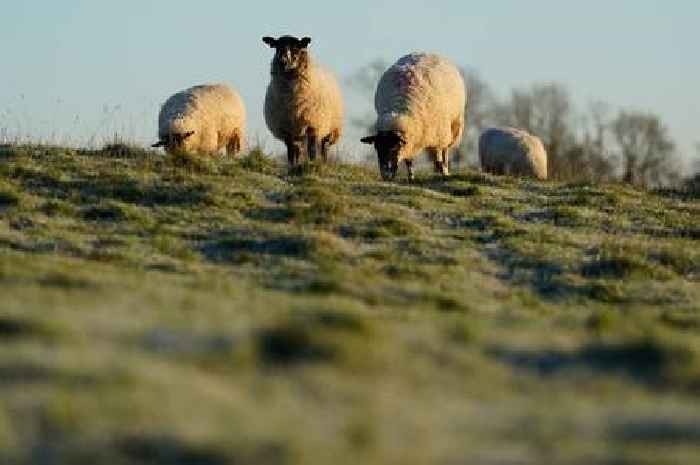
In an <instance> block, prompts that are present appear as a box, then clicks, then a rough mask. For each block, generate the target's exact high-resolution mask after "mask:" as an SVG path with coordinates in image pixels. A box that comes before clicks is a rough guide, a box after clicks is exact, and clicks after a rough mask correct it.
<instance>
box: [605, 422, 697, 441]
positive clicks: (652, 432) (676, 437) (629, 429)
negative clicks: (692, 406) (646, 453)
mask: <svg viewBox="0 0 700 465" xmlns="http://www.w3.org/2000/svg"><path fill="white" fill-rule="evenodd" d="M610 435H611V436H612V438H614V439H615V440H618V441H625V442H637V443H642V444H644V445H649V443H656V444H667V445H680V444H689V445H697V444H698V443H700V422H697V421H695V422H689V421H685V422H682V421H678V420H674V419H671V418H646V419H637V420H631V421H625V422H621V423H619V424H616V425H614V426H612V427H611V431H610Z"/></svg>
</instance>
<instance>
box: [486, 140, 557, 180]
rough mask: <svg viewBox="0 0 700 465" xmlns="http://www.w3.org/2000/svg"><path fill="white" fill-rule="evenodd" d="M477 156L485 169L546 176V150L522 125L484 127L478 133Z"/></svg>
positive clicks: (504, 173)
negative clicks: (514, 126) (519, 127)
mask: <svg viewBox="0 0 700 465" xmlns="http://www.w3.org/2000/svg"><path fill="white" fill-rule="evenodd" d="M479 160H480V162H481V169H482V170H483V171H486V172H487V173H493V174H502V175H512V176H532V177H535V178H537V179H543V180H544V179H547V151H546V150H545V148H544V145H543V144H542V141H541V140H540V138H539V137H535V136H533V135H532V134H529V133H528V132H527V131H525V130H523V129H518V128H490V129H486V130H485V131H484V132H483V133H482V134H481V137H479Z"/></svg>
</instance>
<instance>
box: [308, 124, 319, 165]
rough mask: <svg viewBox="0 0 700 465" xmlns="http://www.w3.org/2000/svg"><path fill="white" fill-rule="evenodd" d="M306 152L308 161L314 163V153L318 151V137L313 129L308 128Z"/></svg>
mask: <svg viewBox="0 0 700 465" xmlns="http://www.w3.org/2000/svg"><path fill="white" fill-rule="evenodd" d="M306 151H307V152H308V155H309V160H310V161H315V160H316V152H317V151H318V137H317V136H316V130H315V129H312V128H309V129H308V130H307V131H306Z"/></svg>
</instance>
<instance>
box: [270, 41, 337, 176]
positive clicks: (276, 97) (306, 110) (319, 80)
mask: <svg viewBox="0 0 700 465" xmlns="http://www.w3.org/2000/svg"><path fill="white" fill-rule="evenodd" d="M263 42H265V43H266V44H267V45H269V46H270V48H273V49H275V57H274V58H273V59H272V66H271V74H272V79H271V81H270V85H269V86H268V88H267V94H266V95H265V122H266V123H267V127H268V128H269V129H270V131H271V132H272V135H273V136H275V137H276V138H277V139H279V140H281V141H282V142H284V143H285V145H286V146H287V159H288V161H289V165H290V166H294V165H296V164H297V163H298V162H299V158H300V156H301V151H302V146H303V145H304V143H306V149H307V153H308V157H309V159H310V160H315V159H316V153H317V150H318V147H319V145H320V148H321V157H322V158H323V161H326V160H327V158H328V148H329V147H330V146H331V145H333V144H335V143H336V142H337V141H338V139H340V135H341V133H342V130H343V97H342V95H341V93H340V88H339V87H338V83H337V82H336V80H335V77H334V76H333V75H332V74H331V73H330V72H329V71H327V70H326V69H325V68H323V67H321V66H320V65H319V64H317V63H315V62H314V60H313V59H312V58H311V54H310V53H309V50H308V46H309V44H310V43H311V39H310V38H309V37H304V38H303V39H298V38H296V37H292V36H282V37H280V38H279V39H275V38H273V37H263Z"/></svg>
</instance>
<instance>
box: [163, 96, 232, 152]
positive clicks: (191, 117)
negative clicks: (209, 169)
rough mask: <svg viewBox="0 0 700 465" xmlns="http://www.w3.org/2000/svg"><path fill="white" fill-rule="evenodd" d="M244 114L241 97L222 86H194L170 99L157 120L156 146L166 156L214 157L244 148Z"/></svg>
mask: <svg viewBox="0 0 700 465" xmlns="http://www.w3.org/2000/svg"><path fill="white" fill-rule="evenodd" d="M245 123H246V112H245V106H244V105H243V100H242V99H241V96H240V95H239V94H238V92H236V91H235V90H233V89H232V88H231V87H229V86H228V85H225V84H207V85H201V86H194V87H191V88H189V89H186V90H183V91H182V92H178V93H177V94H175V95H173V96H172V97H170V98H169V99H168V100H166V102H165V103H164V104H163V106H162V107H161V109H160V115H159V116H158V138H159V140H158V142H157V143H156V144H153V147H165V151H166V152H168V153H171V154H172V153H174V152H187V153H204V154H209V155H215V154H218V153H220V152H221V149H223V148H226V152H227V154H228V155H235V154H236V153H238V152H240V151H241V149H242V148H243V143H244V137H245Z"/></svg>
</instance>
